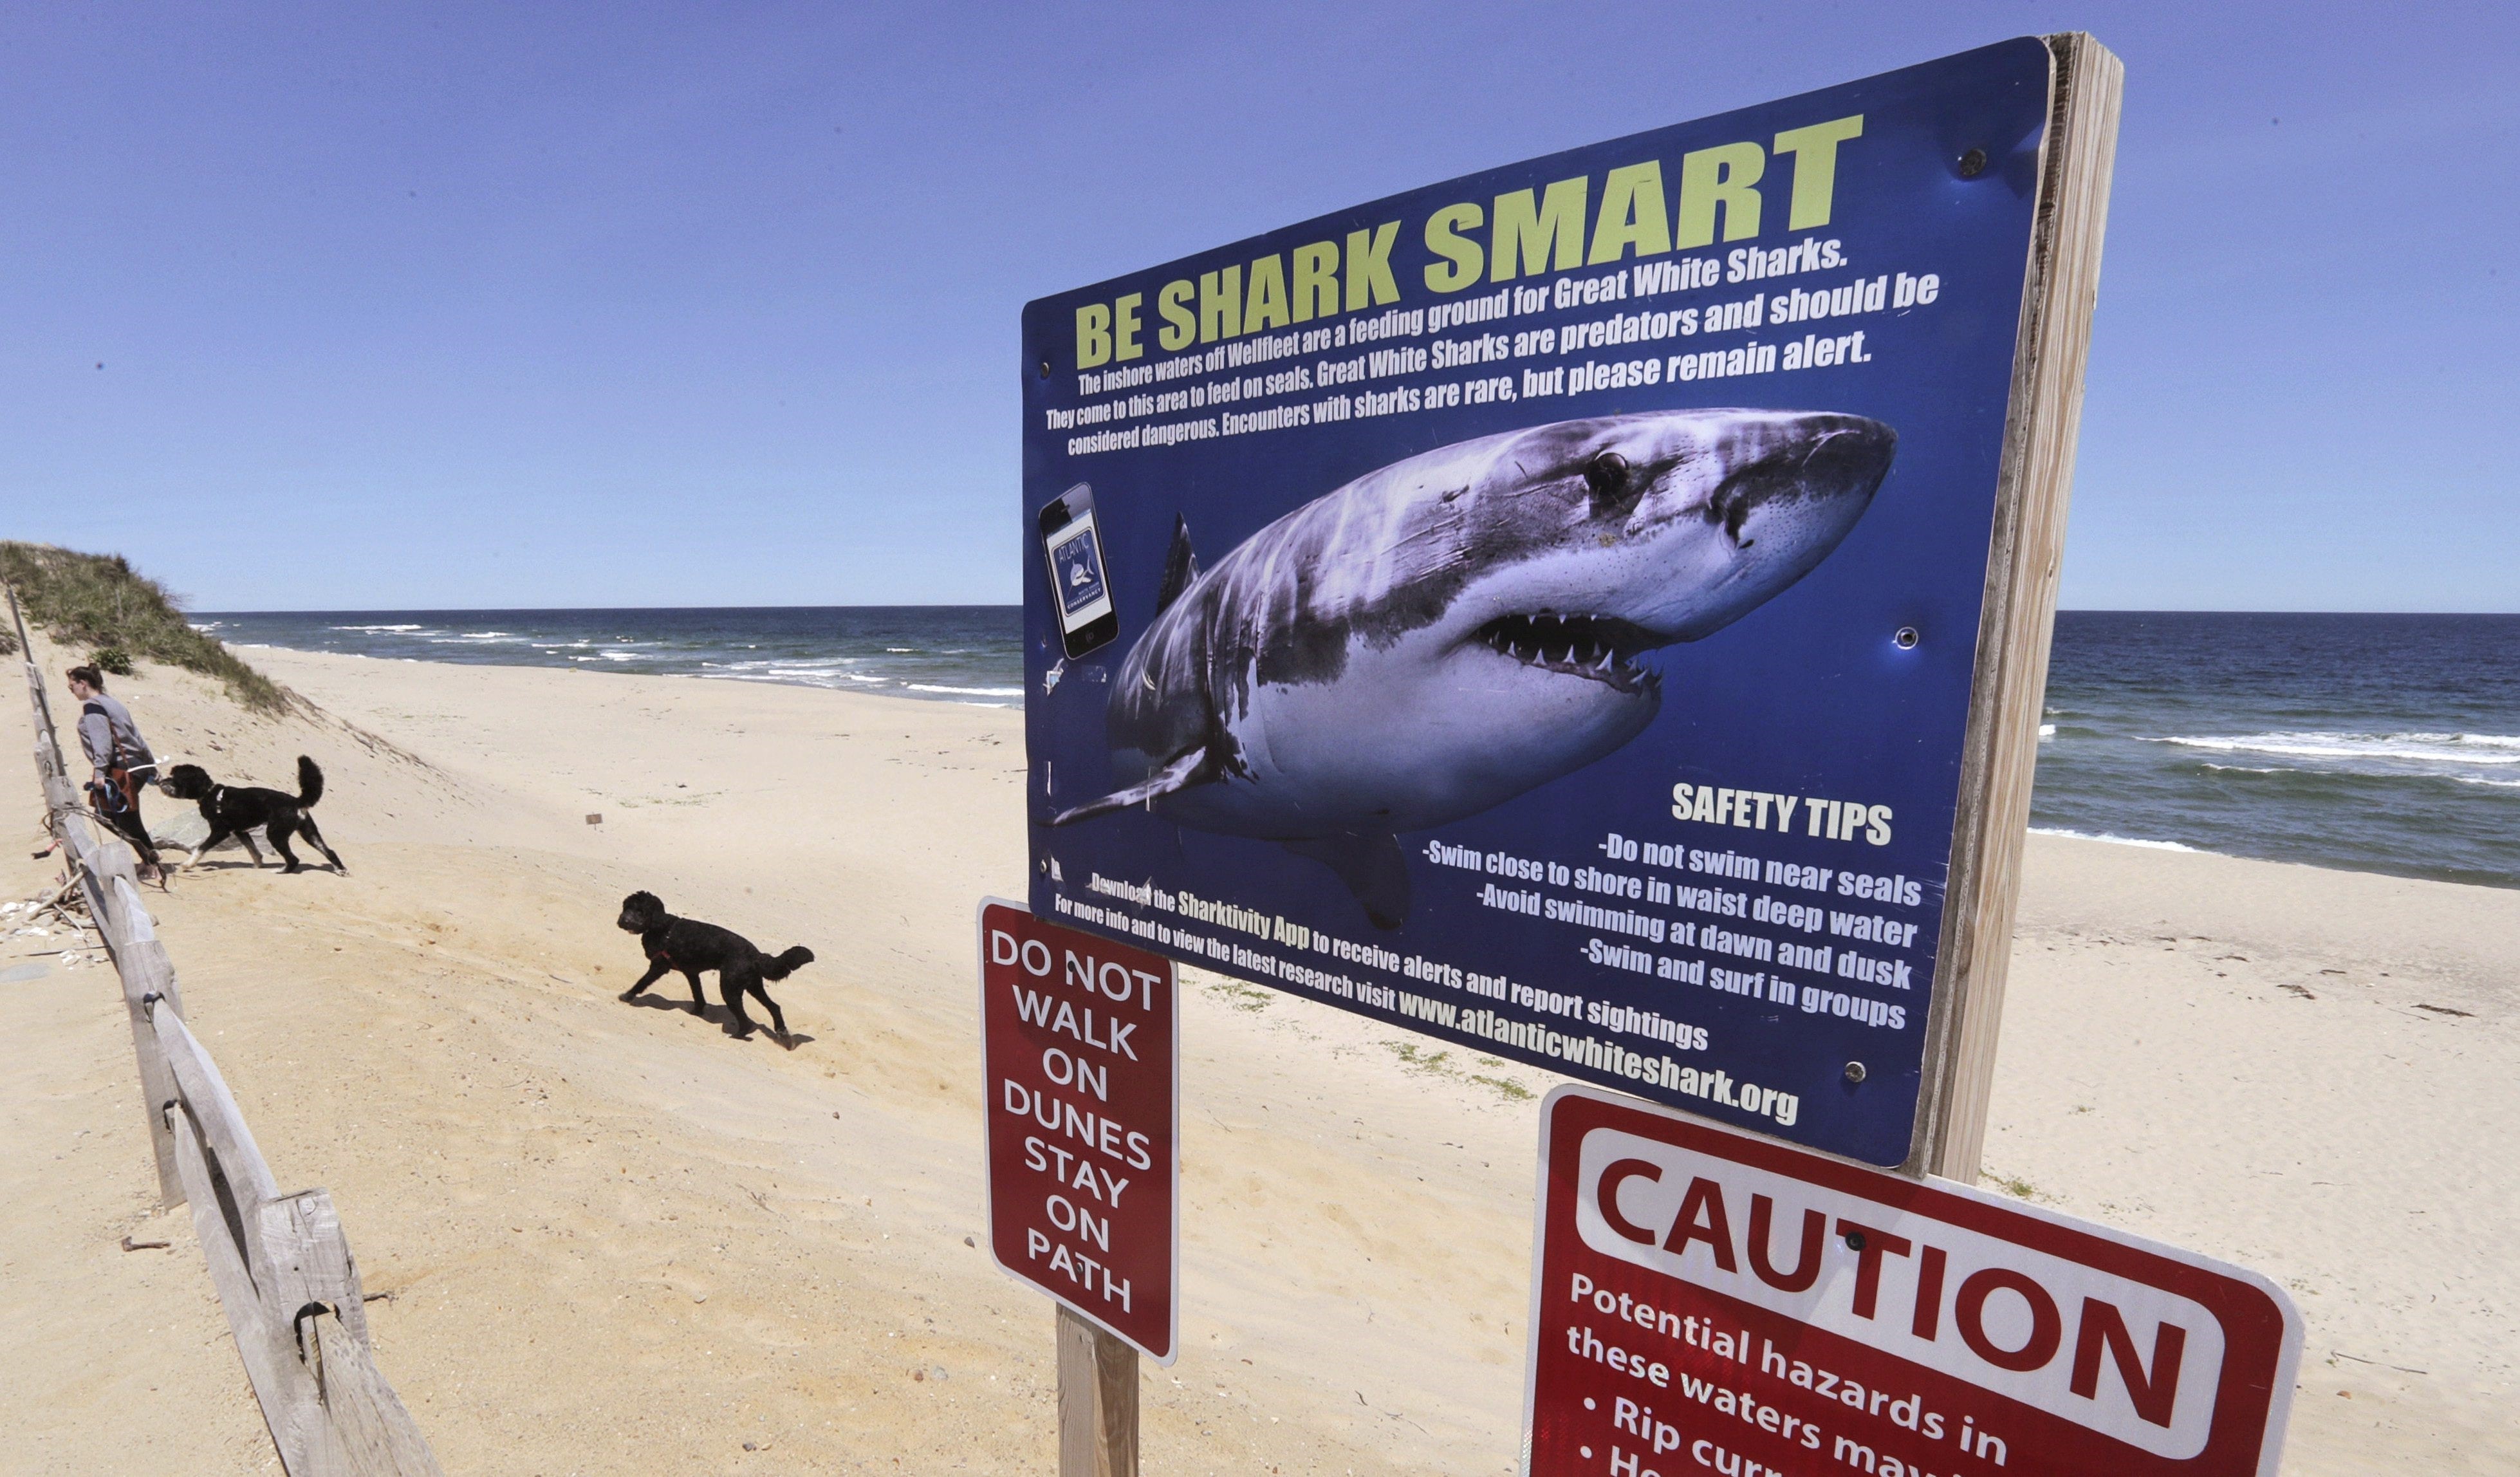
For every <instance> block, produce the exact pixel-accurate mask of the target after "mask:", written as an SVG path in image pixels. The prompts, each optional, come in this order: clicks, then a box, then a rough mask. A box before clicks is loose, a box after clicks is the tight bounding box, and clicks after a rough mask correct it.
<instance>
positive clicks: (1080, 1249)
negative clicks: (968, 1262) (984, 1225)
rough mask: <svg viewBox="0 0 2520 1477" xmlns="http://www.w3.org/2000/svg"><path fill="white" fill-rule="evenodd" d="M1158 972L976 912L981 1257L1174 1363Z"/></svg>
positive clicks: (1166, 1058)
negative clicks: (985, 1253) (985, 1196)
mask: <svg viewBox="0 0 2520 1477" xmlns="http://www.w3.org/2000/svg"><path fill="white" fill-rule="evenodd" d="M1173 995H1174V986H1173V966H1172V963H1171V962H1170V961H1168V960H1165V959H1163V958H1161V957H1160V956H1157V955H1153V954H1149V953H1148V952H1147V951H1145V950H1143V949H1133V948H1130V947H1129V946H1127V945H1125V944H1116V943H1113V942H1111V941H1110V940H1108V939H1104V938H1099V937H1096V936H1095V935H1093V934H1088V933H1080V932H1078V931H1077V930H1075V929H1073V928H1064V927H1061V926H1059V925H1058V924H1056V923H1046V922H1043V921H1041V920H1039V919H1037V918H1034V917H1033V916H1032V915H1031V914H1029V913H1027V912H1025V911H1024V910H1023V909H1021V908H1019V907H1015V906H1013V905H1012V904H1006V903H997V902H990V903H985V904H983V905H982V907H981V909H980V1028H981V1029H980V1040H981V1048H980V1052H981V1074H982V1079H983V1084H984V1088H985V1091H986V1092H987V1094H988V1109H989V1113H988V1185H989V1250H990V1254H991V1255H992V1256H994V1257H995V1258H996V1259H997V1263H998V1266H999V1267H1000V1268H1001V1269H1003V1270H1004V1271H1006V1272H1007V1273H1008V1274H1009V1275H1011V1276H1014V1277H1016V1278H1017V1279H1018V1280H1021V1281H1024V1282H1028V1283H1030V1284H1032V1285H1033V1286H1035V1287H1038V1288H1040V1289H1041V1290H1042V1291H1044V1292H1046V1293H1049V1294H1050V1295H1051V1296H1052V1297H1054V1298H1056V1299H1057V1300H1058V1301H1059V1303H1060V1304H1061V1305H1063V1306H1064V1307H1066V1308H1068V1309H1069V1310H1071V1311H1072V1312H1074V1313H1076V1314H1077V1315H1078V1316H1080V1317H1082V1318H1084V1319H1085V1320H1087V1321H1089V1322H1091V1323H1093V1324H1095V1325H1096V1326H1098V1327H1100V1328H1102V1330H1103V1331H1104V1332H1106V1333H1110V1334H1113V1335H1115V1336H1117V1337H1119V1338H1121V1339H1123V1340H1125V1341H1127V1342H1128V1343H1130V1344H1132V1345H1134V1346H1135V1347H1137V1348H1138V1349H1140V1350H1141V1351H1143V1352H1144V1353H1145V1354H1146V1355H1147V1356H1148V1358H1150V1359H1153V1360H1154V1361H1156V1362H1157V1363H1158V1364H1167V1365H1168V1364H1171V1363H1172V1361H1173V1349H1174V1330H1175V1326H1176V1323H1177V1319H1176V1310H1177V1304H1178V1299H1177V1298H1176V1297H1175V1295H1174V1289H1175V1286H1176V1284H1177V1281H1178V1276H1177V1274H1178V1271H1179V1264H1180V1257H1179V1249H1180V1238H1179V1236H1178V1235H1177V1234H1176V1230H1177V1228H1178V1226H1179V1224H1180V1179H1181V1177H1180V1172H1179V1162H1178V1156H1177V1154H1176V1152H1175V1148H1176V1145H1177V1144H1178V1143H1179V1141H1180V1133H1179V1118H1180V1109H1179V1093H1178V1087H1179V1073H1178V1072H1177V1070H1176V1060H1177V1057H1178V1041H1177V1034H1176V1031H1175V1013H1174V999H1173Z"/></svg>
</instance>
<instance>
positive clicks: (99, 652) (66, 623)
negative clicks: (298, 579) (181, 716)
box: [0, 540, 295, 713]
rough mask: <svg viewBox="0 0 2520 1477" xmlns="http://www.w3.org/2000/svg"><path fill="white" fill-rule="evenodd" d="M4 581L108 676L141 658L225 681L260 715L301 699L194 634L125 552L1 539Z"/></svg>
mask: <svg viewBox="0 0 2520 1477" xmlns="http://www.w3.org/2000/svg"><path fill="white" fill-rule="evenodd" d="M0 581H5V582H6V583H7V584H8V585H9V586H10V587H11V588H13V589H15V590H16V591H17V592H18V600H19V603H20V604H22V606H23V607H24V609H25V612H26V623H27V624H28V625H30V626H34V627H38V628H40V629H41V630H43V631H44V632H45V633H46V634H47V635H49V636H51V637H52V639H53V640H54V641H55V642H58V643H59V644H61V645H62V646H64V647H67V648H68V649H72V650H75V651H78V652H81V653H82V654H85V655H87V656H89V657H90V659H92V660H95V661H96V664H97V665H99V666H100V667H103V668H104V669H106V670H107V671H113V670H115V669H117V668H121V669H124V670H128V668H129V666H130V663H131V661H132V659H134V658H137V659H139V660H142V661H154V662H158V663H159V664H161V665H164V666H171V667H182V668H184V669H185V670H186V671H188V672H199V673H201V674H202V675H203V676H205V677H215V678H217V679H218V680H219V681H220V682H222V683H224V684H225V685H226V687H227V690H228V695H230V696H232V697H234V698H235V699H236V700H237V701H238V702H239V703H241V704H243V705H244V706H246V707H248V708H252V709H254V710H256V711H258V712H265V713H277V712H282V711H285V710H287V709H288V708H289V707H290V705H291V704H292V703H293V701H294V700H295V699H294V696H293V694H291V693H290V691H289V690H288V689H286V688H284V687H282V686H280V685H279V684H278V683H276V682H273V681H272V680H271V679H270V678H268V677H265V676H263V675H262V674H261V673H260V672H257V671H255V670H254V669H253V668H251V667H249V666H247V665H246V664H245V663H244V662H243V661H240V660H238V659H237V656H236V654H235V653H234V652H232V651H230V650H229V649H227V648H226V647H225V646H223V645H221V644H220V643H219V642H218V640H217V639H216V638H214V637H211V636H206V635H203V633H202V632H199V631H196V630H194V629H193V627H192V623H191V622H189V621H187V620H185V619H184V612H183V609H182V607H181V606H180V605H179V604H177V601H176V598H175V596H174V595H173V594H172V593H171V592H169V591H168V590H167V588H166V587H165V586H164V585H161V584H159V583H158V582H157V581H156V580H154V579H151V578H149V577H148V576H147V575H145V574H142V573H141V572H140V571H138V570H136V569H134V568H132V567H131V562H130V560H128V559H124V558H123V557H122V556H120V555H118V554H80V553H77V552H76V551H73V550H69V549H56V548H54V547H53V546H52V545H50V544H22V543H14V542H9V541H5V540H0ZM17 649H18V634H17V631H16V630H15V628H14V627H12V626H11V625H10V624H9V623H8V622H7V621H6V620H5V619H0V654H15V653H16V651H17Z"/></svg>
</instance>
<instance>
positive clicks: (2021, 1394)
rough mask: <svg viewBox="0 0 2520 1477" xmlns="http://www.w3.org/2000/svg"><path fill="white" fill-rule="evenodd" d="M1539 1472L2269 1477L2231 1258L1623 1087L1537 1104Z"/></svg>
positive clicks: (2258, 1341) (2269, 1401)
mask: <svg viewBox="0 0 2520 1477" xmlns="http://www.w3.org/2000/svg"><path fill="white" fill-rule="evenodd" d="M1541 1119H1542V1128H1541V1184H1540V1201H1541V1204H1540V1227H1539V1235H1538V1244H1537V1247H1536V1250H1535V1262H1536V1265H1535V1267H1534V1275H1533V1297H1532V1318H1531V1329H1532V1347H1531V1361H1530V1369H1529V1372H1528V1374H1527V1379H1528V1381H1529V1383H1528V1387H1527V1406H1528V1426H1527V1440H1528V1441H1529V1443H1530V1453H1531V1459H1530V1466H1529V1470H1530V1471H1531V1472H1532V1473H1533V1474H1534V1477H1555V1474H1570V1477H1571V1474H1575V1473H1586V1474H1609V1477H1679V1474H1681V1473H1696V1472H1700V1471H1704V1470H1713V1471H1716V1472H1721V1473H1726V1474H1731V1477H1762V1474H1767V1473H1777V1474H1797V1477H1799V1474H1802V1473H1814V1474H1818V1473H1830V1474H1840V1477H1843V1474H1848V1473H1863V1474H1866V1477H1975V1474H1994V1473H2003V1472H2007V1471H2010V1472H2037V1473H2041V1474H2072V1477H2084V1474H2088V1477H2153V1474H2160V1477H2168V1474H2174V1473H2176V1474H2185V1477H2207V1474H2211V1477H2244V1474H2245V1477H2273V1473H2274V1471H2275V1464H2276V1460H2277V1458H2278V1456H2279V1455H2280V1451H2281V1446H2282V1436H2283V1426H2284V1419H2285V1416H2286V1414H2287V1412H2288V1411H2289V1410H2290V1406H2291V1398H2292V1388H2293V1377H2294V1369H2295V1366H2296V1365H2297V1364H2298V1362H2299V1359H2300V1352H2301V1338H2302V1334H2301V1320H2300V1315H2299V1314H2298V1312H2297V1311H2296V1310H2295V1309H2294V1308H2293V1306H2292V1302H2291V1300H2290V1299H2289V1298H2288V1297H2286V1296H2285V1295H2284V1293H2283V1292H2282V1290H2281V1289H2280V1288H2278V1287H2276V1286H2275V1285H2274V1284H2273V1283H2272V1282H2270V1281H2268V1280H2267V1279H2266V1278H2264V1277H2262V1276H2258V1275H2257V1274H2255V1273H2251V1272H2248V1271H2246V1270H2244V1269H2241V1268H2237V1267H2232V1266H2228V1265H2227V1264H2224V1263H2220V1262H2216V1261H2213V1260H2210V1259H2208V1258H2205V1257H2201V1256H2197V1255H2195V1254H2193V1253H2190V1252H2186V1251H2182V1250H2180V1249H2178V1248H2176V1247H2172V1246H2167V1245H2164V1244H2162V1243H2160V1242H2156V1241H2151V1240H2147V1239H2145V1238H2143V1237H2139V1236H2135V1235H2131V1234H2128V1233H2126V1232H2124V1231H2115V1230H2112V1229H2110V1228H2107V1227H2103V1226H2098V1225H2095V1224H2093V1223H2090V1222H2085V1221H2080V1220H2076V1219H2074V1218H2072V1217H2069V1216H2063V1215H2059V1214H2056V1213H2054V1212H2051V1211H2046V1210H2042V1209H2039V1208H2037V1207H2035V1206H2028V1205H2023V1204H2020V1203H2018V1202H2014V1201H2009V1200H2004V1199H2002V1198H2000V1197H1998V1196H1995V1195H1992V1194H1988V1193H1986V1192H1984V1191H1980V1190H1977V1189H1974V1188H1971V1187H1968V1186H1961V1185H1958V1184H1957V1183H1954V1182H1950V1181H1938V1180H1937V1181H1918V1180H1913V1179H1907V1178H1904V1177H1901V1176H1898V1175H1893V1174H1888V1173H1884V1172H1882V1171H1878V1170H1873V1169H1868V1168H1866V1167H1863V1166H1859V1165H1854V1164H1850V1163H1847V1162H1845V1161H1843V1160H1838V1159H1832V1158H1828V1157H1825V1156H1823V1155H1820V1154H1815V1153H1812V1152H1809V1151H1806V1150H1802V1149H1797V1148H1792V1147H1789V1146H1787V1145H1784V1144H1781V1143H1778V1142H1776V1141H1769V1140H1762V1139H1753V1138H1750V1137H1747V1136H1745V1135H1741V1134H1737V1133H1734V1132H1732V1131H1730V1130H1726V1129H1721V1128H1717V1127H1715V1126H1713V1125H1711V1124H1707V1123H1703V1122H1700V1121H1697V1120H1694V1119H1689V1118H1685V1117H1683V1116H1681V1115H1679V1114H1676V1113H1672V1112H1669V1111H1667V1110H1664V1109H1661V1108H1657V1107H1652V1106H1649V1105H1647V1104H1644V1103H1642V1102H1637V1101H1634V1100H1631V1099H1625V1098H1618V1097H1611V1096H1609V1095H1606V1094H1602V1093H1599V1092H1597V1091H1594V1090H1591V1089H1586V1088H1576V1087H1569V1088H1560V1089H1559V1090H1558V1091H1557V1092H1555V1093H1553V1094H1552V1095H1551V1096H1550V1097H1549V1099H1548V1101H1547V1102H1546V1103H1545V1104H1544V1105H1543V1109H1542V1114H1541Z"/></svg>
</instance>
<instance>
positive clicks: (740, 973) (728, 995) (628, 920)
mask: <svg viewBox="0 0 2520 1477" xmlns="http://www.w3.org/2000/svg"><path fill="white" fill-rule="evenodd" d="M621 931H622V932H624V933H635V934H637V935H639V947H640V948H642V949H645V950H646V951H648V972H647V973H645V974H643V975H641V976H639V983H637V984H635V985H632V986H631V987H630V988H629V989H627V990H624V991H623V992H621V998H622V999H623V1000H637V999H638V998H639V992H640V991H642V990H645V989H647V988H648V987H649V986H650V985H652V984H654V983H655V982H656V981H657V980H659V979H662V978H664V975H665V971H666V970H668V969H677V970H680V971H681V972H682V976H683V978H685V979H687V980H690V981H691V982H692V1013H693V1014H694V1015H698V1014H701V1013H702V1012H704V1011H705V1010H706V1009H707V1008H708V1000H707V998H706V997H705V996H703V995H701V994H700V971H702V970H704V969H715V970H716V971H717V988H718V994H719V995H720V997H722V998H723V999H724V1000H725V1001H726V1007H727V1009H728V1010H729V1011H730V1012H732V1013H733V1014H734V1016H735V1036H736V1040H738V1041H742V1040H743V1039H744V1038H745V1037H747V1036H750V1035H751V1034H752V1017H751V1016H749V1015H746V1014H744V1013H743V997H744V993H745V992H746V991H750V992H751V994H752V998H753V999H755V1000H757V1001H759V1002H761V1003H762V1004H763V1005H765V1006H767V1007H770V1030H771V1033H772V1034H773V1035H776V1036H777V1037H778V1038H779V1039H780V1040H781V1041H783V1042H784V1041H787V1039H788V1037H787V1016H785V1015H782V1014H781V1013H779V1002H777V1001H775V1000H772V999H771V998H770V992H769V991H767V990H764V989H762V988H761V982H762V981H763V980H765V979H786V978H787V976H788V975H790V974H792V973H794V972H795V971H796V970H798V969H801V968H803V967H804V966H805V965H807V964H810V963H812V962H814V951H813V950H811V949H808V948H806V947H805V946H804V945H802V944H798V945H797V946H796V947H795V948H793V949H790V950H788V951H787V953H785V954H782V955H780V956H778V957H777V958H775V959H774V958H772V957H771V956H769V955H767V954H764V953H762V952H761V951H760V950H759V949H756V948H754V947H753V946H752V941H751V940H750V939H747V938H745V937H743V936H742V934H739V933H735V932H733V931H731V930H729V929H725V928H720V927H719V926H717V925H716V924H715V923H703V922H700V921H698V920H697V919H695V918H676V917H674V916H673V915H672V914H670V913H667V912H666V911H665V905H664V903H663V901H662V900H660V899H659V898H658V897H657V896H656V895H655V894H654V893H652V892H634V893H632V894H630V895H629V896H628V897H626V898H623V899H622V900H621Z"/></svg>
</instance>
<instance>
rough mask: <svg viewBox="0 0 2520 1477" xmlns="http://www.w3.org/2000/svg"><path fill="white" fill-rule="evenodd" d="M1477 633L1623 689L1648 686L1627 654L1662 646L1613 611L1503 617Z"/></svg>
mask: <svg viewBox="0 0 2520 1477" xmlns="http://www.w3.org/2000/svg"><path fill="white" fill-rule="evenodd" d="M1478 637H1479V640H1480V641H1481V642H1482V643H1484V644H1485V645H1486V646H1487V647H1488V648H1489V649H1491V650H1493V651H1495V652H1497V653H1498V654H1499V655H1503V656H1508V657H1511V658H1512V659H1513V660H1515V661H1518V662H1522V663H1524V664H1526V665H1529V666H1536V667H1538V668H1540V669H1541V670H1543V671H1547V672H1563V673H1566V674H1567V675H1569V676H1574V677H1584V678H1589V679H1591V680H1592V681H1595V682H1598V683H1601V684H1603V685H1605V686H1607V687H1609V688H1612V689H1614V690H1616V691H1618V692H1622V693H1639V692H1643V691H1645V690H1646V686H1647V685H1646V684H1645V682H1644V680H1643V679H1644V676H1645V674H1644V673H1643V671H1642V669H1640V668H1639V667H1637V666H1636V665H1635V663H1634V662H1633V660H1632V659H1631V658H1633V657H1634V656H1636V655H1637V654H1639V653H1641V652H1643V651H1647V650H1650V649H1654V648H1656V647H1659V646H1662V645H1664V643H1663V641H1662V640H1661V639H1660V638H1658V637H1657V636H1655V635H1654V633H1652V632H1650V631H1647V630H1645V629H1644V628H1643V627H1641V626H1637V625H1634V624H1631V623H1630V622H1627V621H1624V620H1620V619H1618V618H1617V617H1615V616H1605V615H1568V614H1562V613H1560V612H1558V611H1555V610H1543V611H1540V612H1538V613H1537V614H1533V615H1508V616H1504V617H1502V618H1500V619H1497V620H1493V621H1490V622H1488V623H1487V624H1486V625H1485V626H1483V627H1481V628H1480V629H1479V633H1478Z"/></svg>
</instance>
